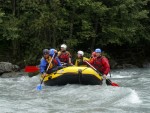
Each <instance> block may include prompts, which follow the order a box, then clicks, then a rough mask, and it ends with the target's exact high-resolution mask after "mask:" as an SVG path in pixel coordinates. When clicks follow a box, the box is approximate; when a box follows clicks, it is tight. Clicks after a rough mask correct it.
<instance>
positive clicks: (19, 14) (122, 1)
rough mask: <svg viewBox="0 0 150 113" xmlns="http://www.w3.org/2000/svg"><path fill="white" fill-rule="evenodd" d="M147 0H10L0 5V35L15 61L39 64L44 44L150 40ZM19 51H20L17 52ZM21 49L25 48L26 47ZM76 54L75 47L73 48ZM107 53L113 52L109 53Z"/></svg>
mask: <svg viewBox="0 0 150 113" xmlns="http://www.w3.org/2000/svg"><path fill="white" fill-rule="evenodd" d="M147 2H148V0H21V1H17V0H13V1H12V0H6V1H2V2H1V4H0V40H3V41H9V42H10V41H11V42H12V45H11V46H12V47H11V46H10V48H9V49H10V50H11V51H12V52H13V53H14V54H13V57H14V58H16V60H22V61H24V60H25V61H26V63H31V64H35V62H37V61H36V60H39V59H40V58H41V51H42V49H44V48H51V47H54V48H59V46H60V44H62V43H66V44H67V45H68V46H69V48H70V49H71V50H74V51H76V50H79V49H80V50H85V51H86V52H89V51H88V50H87V49H90V50H91V49H93V48H95V47H101V48H105V47H106V48H107V47H108V46H109V45H113V46H123V45H124V44H127V45H129V46H132V44H134V45H137V46H138V44H139V43H140V42H141V41H142V42H143V43H144V41H145V42H147V41H148V42H149V41H150V26H149V25H150V24H149V22H150V21H149V19H150V17H149V11H150V9H149V8H147V7H148V5H147ZM15 51H17V52H18V53H20V52H21V55H19V56H18V57H19V59H18V57H16V54H15ZM22 51H23V52H22ZM75 53H76V52H75ZM108 56H109V55H108Z"/></svg>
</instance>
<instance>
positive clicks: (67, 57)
mask: <svg viewBox="0 0 150 113" xmlns="http://www.w3.org/2000/svg"><path fill="white" fill-rule="evenodd" d="M66 49H67V45H66V44H62V45H61V50H60V51H59V52H58V58H59V59H60V61H61V63H62V64H63V65H65V66H70V65H72V62H71V54H70V52H69V51H67V50H66Z"/></svg>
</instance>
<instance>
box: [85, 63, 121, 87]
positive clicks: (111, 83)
mask: <svg viewBox="0 0 150 113" xmlns="http://www.w3.org/2000/svg"><path fill="white" fill-rule="evenodd" d="M84 62H86V63H87V64H88V65H89V66H90V67H91V68H92V69H94V70H95V71H96V72H97V73H99V74H101V75H103V74H102V73H100V72H99V71H98V70H97V69H96V68H94V67H93V66H92V65H91V64H90V63H89V62H87V61H84ZM106 84H107V85H111V86H118V87H119V85H118V84H117V83H114V82H112V81H111V80H110V79H108V78H106Z"/></svg>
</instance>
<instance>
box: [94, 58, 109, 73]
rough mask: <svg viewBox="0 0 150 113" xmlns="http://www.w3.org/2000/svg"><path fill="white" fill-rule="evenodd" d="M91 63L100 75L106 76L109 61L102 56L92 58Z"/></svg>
mask: <svg viewBox="0 0 150 113" xmlns="http://www.w3.org/2000/svg"><path fill="white" fill-rule="evenodd" d="M91 63H92V65H93V66H94V67H95V68H96V69H97V70H98V71H100V72H101V73H102V74H106V75H107V74H108V73H109V71H110V65H109V61H108V59H107V58H106V57H104V56H101V57H97V58H93V60H92V62H91Z"/></svg>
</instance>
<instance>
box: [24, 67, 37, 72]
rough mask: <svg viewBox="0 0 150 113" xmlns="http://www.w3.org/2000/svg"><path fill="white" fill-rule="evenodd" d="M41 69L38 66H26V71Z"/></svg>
mask: <svg viewBox="0 0 150 113" xmlns="http://www.w3.org/2000/svg"><path fill="white" fill-rule="evenodd" d="M36 71H39V68H38V67H37V66H26V67H25V72H30V73H32V72H36Z"/></svg>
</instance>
